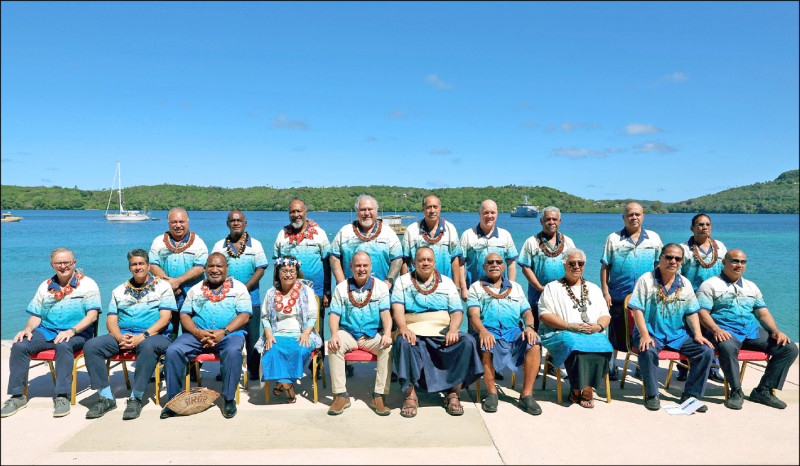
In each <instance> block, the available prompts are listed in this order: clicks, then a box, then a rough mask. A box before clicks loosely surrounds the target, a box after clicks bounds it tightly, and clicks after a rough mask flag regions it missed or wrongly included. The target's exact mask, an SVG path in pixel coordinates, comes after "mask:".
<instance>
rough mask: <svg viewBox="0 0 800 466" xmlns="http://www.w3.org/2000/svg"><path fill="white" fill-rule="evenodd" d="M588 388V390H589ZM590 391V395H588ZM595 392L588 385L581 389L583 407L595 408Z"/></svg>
mask: <svg viewBox="0 0 800 466" xmlns="http://www.w3.org/2000/svg"><path fill="white" fill-rule="evenodd" d="M587 389H588V390H587ZM587 392H588V395H587ZM592 398H594V394H593V393H592V387H586V388H584V389H583V391H581V399H580V405H581V407H582V408H594V401H593V400H592Z"/></svg>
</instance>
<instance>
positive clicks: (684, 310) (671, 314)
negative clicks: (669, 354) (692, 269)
mask: <svg viewBox="0 0 800 466" xmlns="http://www.w3.org/2000/svg"><path fill="white" fill-rule="evenodd" d="M659 287H660V288H661V289H662V290H663V291H664V292H665V293H666V294H667V297H668V299H672V298H673V297H675V296H674V293H676V292H677V293H678V295H677V297H675V298H676V299H675V300H674V301H671V302H661V303H659V302H658V288H659ZM679 287H680V292H678V288H679ZM628 307H629V308H631V309H638V310H640V311H642V313H644V320H645V322H646V323H647V332H648V333H649V334H650V337H651V338H652V339H653V340H655V341H657V342H658V343H659V344H661V345H662V346H669V347H671V348H673V349H679V348H680V347H681V345H682V344H683V342H684V341H685V340H686V339H687V338H688V337H689V333H688V327H687V326H686V323H685V322H684V318H685V317H687V316H690V315H692V314H694V313H696V312H697V311H699V310H700V306H699V305H698V303H697V298H696V297H695V295H694V290H692V286H691V283H689V280H687V279H686V277H683V276H681V274H678V273H676V274H675V279H674V280H673V281H672V286H670V288H669V290H666V289H664V282H663V280H662V279H661V271H660V270H659V269H655V270H653V271H650V272H647V273H646V274H644V275H642V276H641V277H640V278H639V280H637V281H636V286H635V287H634V289H633V295H632V296H631V299H630V301H628ZM636 335H639V329H638V328H636V326H635V325H634V328H633V336H634V337H635V336H636Z"/></svg>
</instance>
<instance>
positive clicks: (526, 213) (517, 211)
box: [511, 196, 539, 218]
mask: <svg viewBox="0 0 800 466" xmlns="http://www.w3.org/2000/svg"><path fill="white" fill-rule="evenodd" d="M511 216H512V217H531V218H536V217H538V216H539V206H538V205H533V204H531V203H530V202H528V196H522V204H520V205H518V206H516V207H514V210H512V211H511Z"/></svg>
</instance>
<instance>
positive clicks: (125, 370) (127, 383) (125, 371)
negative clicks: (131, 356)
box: [120, 361, 131, 390]
mask: <svg viewBox="0 0 800 466" xmlns="http://www.w3.org/2000/svg"><path fill="white" fill-rule="evenodd" d="M120 362H121V363H122V373H123V374H124V375H125V386H126V387H128V390H130V389H131V380H130V379H129V378H128V365H127V364H126V362H125V361H120Z"/></svg>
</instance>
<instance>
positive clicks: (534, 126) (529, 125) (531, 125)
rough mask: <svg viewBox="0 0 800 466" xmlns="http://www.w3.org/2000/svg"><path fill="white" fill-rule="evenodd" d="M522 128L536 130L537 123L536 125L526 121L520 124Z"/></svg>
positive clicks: (533, 122)
mask: <svg viewBox="0 0 800 466" xmlns="http://www.w3.org/2000/svg"><path fill="white" fill-rule="evenodd" d="M522 126H524V127H526V128H533V129H536V128H538V127H539V123H536V122H535V121H526V122H525V123H523V124H522Z"/></svg>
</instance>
